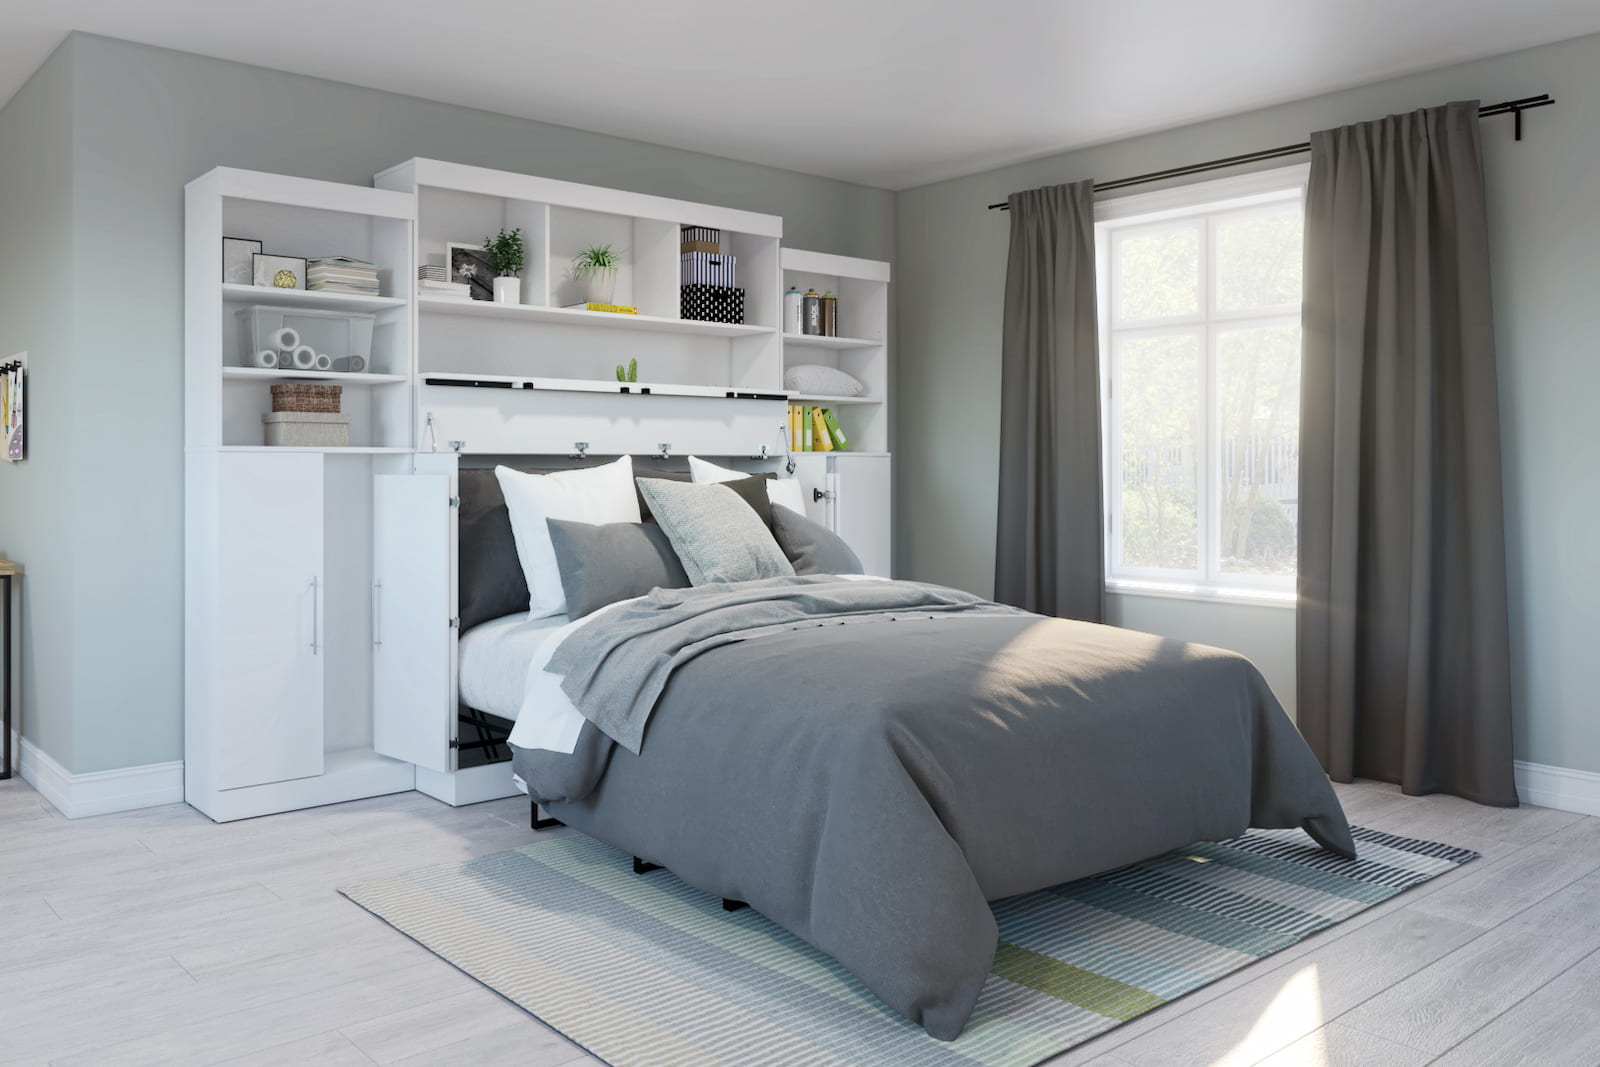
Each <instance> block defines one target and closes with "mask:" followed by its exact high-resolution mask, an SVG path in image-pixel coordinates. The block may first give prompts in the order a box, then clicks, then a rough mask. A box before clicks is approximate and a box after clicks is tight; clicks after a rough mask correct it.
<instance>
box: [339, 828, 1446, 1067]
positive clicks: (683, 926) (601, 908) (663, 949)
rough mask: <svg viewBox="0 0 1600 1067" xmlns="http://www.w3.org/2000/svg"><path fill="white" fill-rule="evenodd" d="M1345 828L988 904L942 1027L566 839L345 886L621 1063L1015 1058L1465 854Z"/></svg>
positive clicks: (752, 1066)
mask: <svg viewBox="0 0 1600 1067" xmlns="http://www.w3.org/2000/svg"><path fill="white" fill-rule="evenodd" d="M1355 836H1356V841H1357V847H1358V850H1359V853H1360V857H1359V859H1356V860H1342V859H1339V858H1337V857H1335V856H1333V855H1332V854H1330V853H1327V852H1324V851H1322V850H1321V849H1319V848H1317V847H1316V846H1315V845H1313V844H1312V843H1311V840H1310V839H1309V838H1308V837H1306V836H1305V835H1304V834H1303V833H1301V832H1300V831H1299V830H1252V831H1251V832H1250V833H1248V834H1246V835H1245V836H1243V837H1240V838H1237V839H1235V840H1232V841H1226V842H1222V843H1219V844H1202V845H1196V846H1194V847H1193V848H1187V849H1181V850H1179V851H1177V852H1172V853H1169V854H1167V855H1165V856H1161V857H1158V858H1156V859H1153V860H1148V861H1146V862H1143V863H1136V864H1134V865H1132V866H1129V867H1123V868H1120V869H1118V870H1115V871H1110V872H1108V873H1106V874H1102V875H1097V876H1095V877H1093V878H1086V879H1084V880H1082V881H1079V882H1072V883H1070V884H1068V885H1063V886H1057V887H1056V888H1054V889H1047V890H1043V891H1041V892H1038V893H1032V894H1029V895H1027V896H1022V897H1013V898H1011V899H1009V900H1003V901H999V902H997V903H996V904H995V905H994V911H995V917H996V918H997V919H998V920H999V925H1000V946H999V951H998V953H997V954H996V957H995V963H994V968H993V971H992V973H991V976H990V979H989V982H988V984H987V985H986V986H985V987H984V991H983V994H982V997H981V998H980V1000H979V1002H978V1007H977V1010H976V1011H975V1012H974V1013H973V1016H972V1019H971V1021H970V1022H969V1023H968V1024H967V1027H966V1030H965V1031H964V1032H963V1033H962V1035H961V1037H960V1038H959V1039H958V1040H956V1041H953V1042H942V1041H935V1040H934V1039H932V1038H930V1037H928V1036H927V1035H926V1034H925V1033H924V1032H923V1031H922V1029H921V1028H920V1027H918V1026H916V1025H915V1024H913V1023H911V1022H908V1021H907V1020H905V1019H903V1018H901V1017H900V1016H899V1015H897V1014H895V1013H894V1012H892V1011H890V1010H889V1009H888V1008H886V1007H884V1006H883V1004H881V1003H880V1002H879V1001H878V1000H877V999H876V998H875V997H873V996H872V994H871V993H869V992H868V991H867V990H866V988H865V987H864V986H862V985H861V983H860V982H858V981H857V980H856V979H855V977H854V976H852V975H851V974H850V972H848V971H846V970H845V969H844V968H843V967H841V966H840V965H839V964H837V963H835V962H834V961H833V960H832V959H831V958H829V957H827V956H825V955H823V954H822V953H820V952H818V951H816V950H815V949H813V948H811V947H810V946H809V945H807V944H806V943H805V942H803V941H801V940H800V939H799V938H797V937H794V936H793V935H792V934H789V933H788V932H786V931H784V930H782V929H781V928H779V927H778V926H776V925H774V924H773V923H771V922H769V921H767V920H766V919H764V918H763V917H762V916H761V915H760V914H758V913H757V912H756V911H755V910H754V909H750V908H746V909H744V910H741V911H737V912H733V913H727V912H724V911H723V910H722V905H721V901H720V900H718V899H717V898H716V897H712V896H708V895H707V894H705V893H702V892H700V891H698V890H696V889H692V888H690V887H689V886H687V885H685V884H684V883H683V882H681V881H679V880H678V879H677V878H675V877H674V876H673V875H672V873H671V872H670V871H665V870H662V871H655V872H653V873H651V874H648V875H642V876H641V875H635V874H634V873H633V871H632V866H631V862H630V858H629V857H628V856H627V855H625V854H623V853H621V852H618V851H617V850H615V849H613V848H610V847H608V846H606V845H602V844H600V843H599V842H597V841H594V840H592V839H590V838H587V837H583V836H579V835H572V836H566V837H561V838H556V839H553V840H550V841H546V842H540V843H538V844H533V845H529V846H527V847H525V848H520V849H515V850H512V851H510V852H498V853H495V854H494V855H490V856H484V857H482V858H480V859H475V860H470V861H468V862H465V863H453V864H447V865H444V866H439V867H430V868H427V869H425V870H419V871H412V872H411V873H409V874H403V875H399V876H398V877H394V878H385V879H381V880H379V881H374V882H367V883H365V884H363V885H358V886H352V887H350V888H347V889H344V890H341V892H343V893H344V895H345V896H347V897H349V898H350V899H351V900H353V901H355V902H356V903H357V904H359V905H361V906H362V907H363V908H366V909H367V910H368V911H370V912H372V913H373V914H374V915H377V916H378V917H380V918H382V919H383V920H384V921H386V922H388V923H389V924H390V925H392V926H394V927H395V928H396V929H397V930H400V931H401V932H402V933H405V934H407V935H408V936H410V937H412V938H413V939H415V940H416V941H418V942H420V943H421V944H422V945H424V946H426V947H427V948H429V949H431V950H432V951H433V952H435V953H437V954H438V955H440V956H442V957H443V958H444V959H446V960H448V961H449V962H450V963H452V964H454V965H455V966H456V967H459V968H460V969H461V970H463V971H465V972H466V973H468V974H470V975H472V976H473V977H474V978H476V979H477V980H478V981H480V982H482V983H484V984H485V985H487V986H489V987H490V988H492V989H494V990H495V991H496V992H498V993H500V994H501V995H502V996H505V997H507V998H508V999H510V1000H512V1001H514V1002H515V1003H517V1004H519V1005H521V1006H522V1007H523V1008H525V1009H527V1010H528V1011H529V1012H530V1013H532V1014H533V1015H535V1016H537V1017H538V1018H540V1019H542V1020H543V1021H544V1022H546V1023H548V1024H549V1025H550V1026H552V1027H554V1028H555V1029H557V1030H559V1031H561V1032H562V1033H563V1034H565V1035H566V1036H567V1037H568V1038H570V1039H571V1040H572V1041H574V1042H576V1043H577V1044H579V1045H582V1046H583V1047H584V1048H585V1049H587V1050H588V1051H589V1052H591V1053H593V1054H594V1055H595V1056H598V1057H599V1058H601V1059H603V1060H605V1061H606V1062H608V1063H610V1064H613V1065H615V1067H644V1065H650V1067H660V1065H666V1064H682V1065H694V1067H709V1065H712V1064H728V1065H731V1067H758V1065H759V1067H765V1065H768V1064H796V1065H799V1064H804V1065H807V1067H813V1065H824V1064H837V1065H840V1067H846V1065H857V1064H897V1065H900V1064H904V1065H914V1067H921V1065H928V1067H932V1065H945V1064H984V1065H992V1067H1025V1065H1028V1064H1034V1063H1038V1062H1040V1061H1041V1060H1044V1059H1048V1058H1049V1057H1051V1056H1053V1055H1055V1054H1057V1053H1059V1052H1062V1051H1064V1050H1066V1049H1069V1048H1071V1047H1072V1046H1074V1045H1077V1044H1079V1043H1081V1042H1083V1041H1087V1040H1088V1039H1089V1038H1092V1037H1095V1036H1096V1035H1098V1034H1101V1033H1103V1032H1105V1031H1106V1030H1109V1029H1111V1028H1112V1027H1114V1026H1116V1025H1118V1024H1119V1023H1123V1022H1126V1021H1127V1020H1129V1019H1132V1018H1134V1017H1135V1016H1138V1015H1141V1014H1143V1013H1144V1012H1147V1011H1150V1010H1151V1009H1153V1008H1158V1007H1160V1006H1161V1005H1163V1004H1165V1003H1166V1002H1168V1001H1169V1000H1172V999H1173V998H1175V997H1181V996H1183V995H1184V994H1185V993H1188V992H1191V991H1193V990H1195V989H1198V988H1200V987H1201V986H1203V985H1206V984H1207V983H1209V982H1214V981H1216V980H1217V979H1218V978H1221V977H1222V976H1224V975H1226V974H1229V973H1231V972H1233V971H1236V970H1238V969H1239V968H1240V967H1244V966H1246V965H1247V964H1250V963H1252V962H1254V961H1256V960H1258V959H1261V958H1262V957H1264V956H1269V955H1271V954H1272V953H1274V952H1277V951H1278V950H1279V949H1282V948H1285V947H1287V946H1289V945H1292V944H1294V943H1295V942H1297V941H1299V940H1301V939H1302V938H1304V937H1306V936H1307V935H1309V934H1312V933H1315V932H1316V931H1318V930H1321V929H1324V928H1326V927H1329V926H1332V925H1334V924H1335V923H1338V922H1340V921H1341V920H1344V919H1347V918H1349V917H1350V916H1352V915H1354V914H1356V913H1357V912H1360V911H1362V910H1364V909H1366V908H1369V907H1371V906H1372V905H1374V904H1376V903H1378V902H1379V901H1382V900H1386V899H1387V898H1389V897H1391V896H1393V895H1395V894H1396V893H1400V892H1402V891H1404V890H1406V889H1409V888H1411V887H1412V886H1415V885H1419V884H1421V883H1422V882H1425V881H1427V880H1428V879H1430V878H1433V877H1435V876H1437V875H1439V874H1442V873H1444V872H1445V871H1448V870H1451V869H1453V868H1455V867H1457V866H1459V865H1461V864H1463V863H1465V862H1467V861H1468V860H1471V859H1474V858H1476V856H1477V853H1475V852H1470V851H1468V850H1466V849H1460V848H1451V847H1449V846H1447V845H1440V844H1434V843H1431V842H1427V841H1413V840H1409V839H1406V838H1399V837H1391V836H1389V835H1387V834H1382V833H1377V832H1375V831H1372V830H1365V829H1361V828H1357V829H1356V830H1355Z"/></svg>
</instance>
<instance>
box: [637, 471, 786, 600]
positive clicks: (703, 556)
mask: <svg viewBox="0 0 1600 1067" xmlns="http://www.w3.org/2000/svg"><path fill="white" fill-rule="evenodd" d="M637 484H638V486H639V491H640V492H642V493H643V494H644V498H645V501H646V502H647V503H649V505H650V513H651V514H652V515H654V516H655V520H656V522H658V523H660V524H661V528H662V529H663V530H664V531H666V534H667V537H668V538H669V539H670V540H671V541H672V547H673V548H674V549H676V550H677V553H678V560H679V561H680V562H681V563H682V564H683V569H684V572H685V573H686V574H688V576H689V581H690V582H691V583H692V584H694V585H705V584H706V583H707V582H749V581H754V580H755V579H757V578H779V577H783V576H786V575H792V574H794V567H793V566H791V565H790V563H789V560H788V558H787V557H785V556H784V554H783V549H781V548H779V547H778V542H777V541H775V540H773V538H772V532H771V531H770V530H768V529H767V528H766V527H765V526H763V525H762V524H761V517H760V516H758V515H757V514H756V513H755V509H754V508H752V507H750V505H749V504H747V503H745V502H744V501H743V500H742V499H740V497H739V494H737V493H735V492H734V491H733V490H732V489H729V488H728V487H727V486H725V485H695V484H694V483H692V482H691V483H685V482H666V481H661V480H659V479H654V478H640V479H638V480H637Z"/></svg>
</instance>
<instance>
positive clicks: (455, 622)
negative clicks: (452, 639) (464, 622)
mask: <svg viewBox="0 0 1600 1067" xmlns="http://www.w3.org/2000/svg"><path fill="white" fill-rule="evenodd" d="M450 629H452V630H459V629H461V616H459V615H455V616H452V617H451V619H450Z"/></svg>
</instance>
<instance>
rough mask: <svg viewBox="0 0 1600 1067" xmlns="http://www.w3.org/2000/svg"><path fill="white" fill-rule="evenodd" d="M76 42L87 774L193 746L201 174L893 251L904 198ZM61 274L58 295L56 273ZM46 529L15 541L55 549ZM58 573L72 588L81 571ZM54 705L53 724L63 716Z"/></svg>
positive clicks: (77, 721)
mask: <svg viewBox="0 0 1600 1067" xmlns="http://www.w3.org/2000/svg"><path fill="white" fill-rule="evenodd" d="M72 46H73V50H74V55H75V63H74V64H73V66H72V71H71V74H72V84H73V86H74V87H75V93H74V112H73V123H72V127H71V128H72V130H73V134H74V142H75V146H76V158H75V161H74V166H73V169H72V180H73V193H74V196H73V216H74V223H75V231H76V232H77V233H78V234H79V235H81V236H82V238H83V252H82V258H80V260H79V266H80V268H81V269H80V271H79V273H78V274H77V275H76V277H77V278H78V280H79V282H80V283H81V284H83V285H85V286H87V287H89V289H90V290H91V295H88V296H86V297H85V298H83V299H82V300H81V301H80V302H79V303H78V305H77V330H78V333H77V338H76V351H77V353H78V356H77V358H78V361H79V365H80V367H81V372H80V373H79V374H78V375H77V394H76V396H75V397H74V402H75V403H76V404H78V405H80V406H81V410H82V412H83V413H84V414H83V417H81V418H80V419H79V420H78V426H77V441H76V446H77V449H78V452H77V454H78V456H79V457H80V460H81V461H80V462H78V463H77V464H75V465H74V467H73V468H72V473H73V484H74V494H75V499H76V506H77V509H78V516H79V520H80V527H81V540H82V542H83V544H82V550H80V551H79V552H78V553H77V554H76V555H75V556H74V558H73V559H72V567H73V568H74V570H75V574H74V577H75V581H76V588H77V591H78V596H77V598H76V600H75V602H74V603H73V607H72V613H73V625H74V627H75V630H76V638H77V640H76V642H75V643H71V644H68V643H64V642H58V643H56V644H55V645H54V656H55V659H56V660H57V662H58V663H60V664H68V663H71V664H74V665H75V669H74V671H73V683H74V685H75V686H76V690H77V692H76V701H75V703H73V704H72V705H71V707H72V711H71V713H70V717H71V724H72V725H71V731H72V733H73V735H74V736H75V742H74V744H72V745H71V746H70V748H69V747H67V746H65V745H57V746H54V747H51V746H47V749H48V751H50V752H51V754H52V755H55V756H56V757H57V758H58V759H60V760H61V761H62V762H63V763H66V764H67V765H68V767H69V769H70V770H73V771H75V772H87V771H95V770H101V769H106V768H113V767H124V766H133V765H139V764H145V763H154V762H161V761H165V760H173V759H178V758H180V756H181V753H182V708H183V687H182V680H183V666H182V664H183V544H182V529H183V528H182V516H183V488H182V486H183V476H182V474H183V390H182V383H183V214H182V212H183V186H184V183H186V182H188V181H189V180H190V179H192V178H194V177H195V176H197V175H199V174H203V173H205V172H206V171H208V170H210V169H211V168H213V167H216V166H224V165H225V166H232V167H242V168H248V169H253V170H266V171H273V172H277V173H283V174H295V175H301V176H304V177H310V178H323V179H328V180H332V181H343V182H352V183H356V184H368V183H370V181H371V179H372V175H373V174H374V173H375V172H377V171H379V170H382V169H384V168H386V167H389V166H392V165H393V164H395V163H399V162H401V161H403V160H406V159H409V158H411V157H413V156H426V157H432V158H438V159H446V160H453V161H456V162H460V163H471V164H477V165H481V166H488V167H497V168H502V169H506V170H514V171H523V172H526V173H531V174H539V175H544V176H547V177H552V178H562V179H567V180H571V181H579V182H588V183H593V184H598V185H607V186H613V187H617V188H622V189H630V190H636V191H639V192H646V193H654V194H657V195H661V196H671V197H679V198H682V199H686V200H693V201H700V202H707V203H714V204H721V205H726V206H728V207H736V208H743V209H747V210H751V211H759V212H766V213H770V214H776V215H782V216H783V218H784V230H785V242H786V243H787V244H789V245H792V246H794V247H799V248H812V249H816V250H818V251H823V252H833V253H837V254H840V255H851V256H864V257H868V258H872V259H883V260H888V259H892V258H893V253H894V200H893V195H892V194H890V193H887V192H884V191H881V190H875V189H869V188H866V187H863V186H857V185H851V184H848V183H845V182H838V181H832V180H828V179H822V178H814V177H809V176H806V175H801V174H795V173H791V172H788V171H781V170H775V169H772V168H769V167H760V166H755V165H752V164H747V163H738V162H733V161H730V160H724V159H717V158H714V157H711V156H704V155H699V154H696V153H692V152H684V151H679V150H676V149H671V148H662V147H658V146H653V145H647V144H641V143H638V142H633V141H625V140H620V139H618V138H613V137H604V136H600V135H597V134H591V133H585V132H581V131H578V130H571V129H565V128H561V127H556V126H548V125H543V124H540V123H535V122H528V121H524V120H521V119H514V118H509V117H506V116H502V115H494V114H489V113H486V112H480V111H472V110H468V109H464V108H459V107H452V106H448V105H444V104H438V103H432V102H429V101H425V100H419V99H416V98H412V97H404V96H397V95H394V94H390V93H382V92H375V91H371V90H366V89H359V88H354V87H352V86H347V85H340V84H336V83H332V82H326V81H319V80H315V79H311V78H303V77H299V76H297V75H291V74H285V73H281V72H277V71H270V70H264V69H261V68H257V67H247V66H241V65H239V64H234V63H227V62H222V61H218V60H211V59H204V58H200V57H196V56H192V55H187V54H182V53H177V52H170V51H164V50H160V49H152V48H147V47H144V46H141V45H135V44H130V43H127V42H122V41H115V40H109V39H106V38H99V37H91V36H83V35H79V36H75V37H74V38H73V39H72ZM33 91H35V92H36V91H37V90H33ZM778 119H779V117H778V116H774V121H778ZM9 197H10V194H9V193H8V192H0V199H9ZM10 247H11V246H10V245H9V243H8V245H7V248H8V249H9V248H10ZM45 248H46V250H47V251H51V252H54V248H53V245H52V244H50V243H47V244H46V245H45ZM6 258H7V259H14V258H15V257H12V256H10V255H8V256H7V257H6ZM47 263H48V264H49V266H50V268H51V275H52V284H55V285H57V286H59V285H61V284H62V279H61V278H60V277H59V275H57V274H56V273H55V268H56V267H57V266H58V265H59V261H58V260H54V259H51V260H47ZM41 421H43V420H41ZM63 469H65V468H63ZM37 521H38V520H32V519H30V520H26V523H27V526H28V530H27V537H26V540H22V539H19V540H18V542H17V543H18V545H19V546H22V545H24V544H26V545H27V547H29V548H30V549H31V548H32V547H33V546H34V545H36V544H38V543H39V541H40V540H41V539H42V537H43V534H42V533H41V532H40V531H39V530H38V529H37V527H36V526H35V524H36V523H37ZM17 551H18V555H19V556H20V555H22V551H23V550H22V548H21V547H19V548H18V550H17ZM34 562H35V561H34V560H31V559H30V560H28V563H29V564H30V569H31V565H32V564H33V563H34ZM44 573H45V575H47V576H48V580H49V581H50V582H52V583H57V584H59V583H63V582H65V581H67V573H68V572H67V569H66V564H65V560H58V561H54V562H52V563H51V564H50V565H48V566H46V567H45V568H44ZM43 588H44V583H43V581H41V583H40V586H39V588H37V589H36V590H35V592H37V593H39V595H40V596H42V595H43ZM39 636H40V640H41V641H42V640H43V638H44V635H43V634H42V633H41V634H40V635H39ZM42 647H43V646H42V645H41V648H42ZM41 703H42V707H41V711H40V713H39V716H38V717H39V718H41V719H43V720H45V721H53V720H54V719H55V718H56V717H57V716H58V715H59V714H60V711H59V708H60V707H61V706H65V705H58V704H57V703H56V702H54V701H42V702H41Z"/></svg>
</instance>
